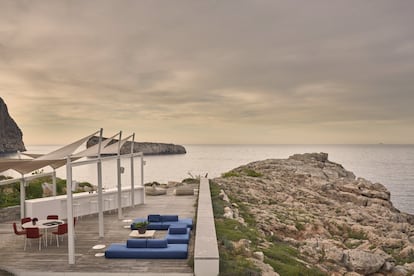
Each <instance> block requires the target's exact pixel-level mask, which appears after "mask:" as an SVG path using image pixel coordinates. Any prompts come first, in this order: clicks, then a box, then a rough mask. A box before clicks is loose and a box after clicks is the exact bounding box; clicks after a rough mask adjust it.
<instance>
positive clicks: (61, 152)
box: [34, 132, 98, 160]
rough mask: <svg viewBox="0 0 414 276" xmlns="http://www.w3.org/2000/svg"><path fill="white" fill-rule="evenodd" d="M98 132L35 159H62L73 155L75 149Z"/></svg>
mask: <svg viewBox="0 0 414 276" xmlns="http://www.w3.org/2000/svg"><path fill="white" fill-rule="evenodd" d="M96 133H98V132H95V133H93V134H91V135H88V136H86V137H84V138H82V139H79V140H78V141H76V142H73V143H72V144H69V145H67V146H64V147H62V148H60V149H57V150H55V151H52V152H51V153H48V154H45V155H42V156H40V157H38V158H36V159H34V160H61V159H65V158H66V157H67V156H69V155H71V154H72V153H73V152H74V151H75V150H77V149H78V148H79V147H80V145H82V144H83V143H85V142H86V141H88V140H89V138H91V137H92V136H94V135H95V134H96Z"/></svg>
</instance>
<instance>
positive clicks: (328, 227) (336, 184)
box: [213, 153, 414, 275]
mask: <svg viewBox="0 0 414 276" xmlns="http://www.w3.org/2000/svg"><path fill="white" fill-rule="evenodd" d="M213 181H214V182H215V183H217V184H218V185H219V186H220V187H221V189H222V195H223V196H222V198H223V199H224V200H227V201H228V202H227V206H226V207H225V213H224V217H226V218H227V219H235V220H238V221H240V222H241V223H244V219H243V218H242V217H239V216H238V214H239V211H238V210H237V204H232V203H231V200H236V201H238V202H244V204H245V205H246V206H247V208H248V210H249V212H250V213H251V214H252V215H253V217H254V218H255V220H256V223H257V228H258V230H259V233H260V235H262V238H263V239H262V240H263V244H261V246H262V247H263V248H266V247H267V246H269V245H268V244H266V243H268V242H267V241H269V240H272V239H271V238H269V237H276V238H277V239H278V240H279V239H280V240H283V241H285V242H287V243H289V244H290V245H291V246H293V247H296V248H298V249H299V252H300V253H301V257H303V258H304V259H306V260H307V262H308V263H309V264H310V265H312V266H316V267H318V268H320V269H321V270H322V271H325V272H327V273H329V275H345V274H346V275H368V274H374V273H375V275H412V274H411V273H412V272H413V271H414V263H413V262H414V226H413V225H414V216H412V215H410V214H406V213H402V212H400V211H399V210H397V209H396V208H394V207H393V204H392V202H391V201H390V192H389V191H388V190H387V189H386V188H385V187H384V186H383V185H382V184H380V183H372V182H370V181H368V180H366V179H363V178H356V177H355V175H354V174H353V173H352V172H350V171H347V170H345V169H344V168H343V167H342V166H341V165H340V164H336V163H334V162H331V161H329V160H328V154H326V153H310V154H309V153H308V154H297V155H293V156H291V157H289V158H288V159H272V160H265V161H259V162H254V163H250V164H248V165H246V166H242V167H239V168H236V169H234V170H232V171H231V172H229V173H227V174H223V176H222V177H220V178H216V179H214V180H213ZM229 198H230V199H229ZM347 273H351V274H347Z"/></svg>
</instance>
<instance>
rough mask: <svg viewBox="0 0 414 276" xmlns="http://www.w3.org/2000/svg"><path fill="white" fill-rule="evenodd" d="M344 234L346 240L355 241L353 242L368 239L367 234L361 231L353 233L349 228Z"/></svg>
mask: <svg viewBox="0 0 414 276" xmlns="http://www.w3.org/2000/svg"><path fill="white" fill-rule="evenodd" d="M346 232H347V236H348V238H350V239H355V240H367V239H368V237H367V234H366V233H365V232H364V231H362V230H361V231H355V230H352V229H351V228H348V229H347V230H346Z"/></svg>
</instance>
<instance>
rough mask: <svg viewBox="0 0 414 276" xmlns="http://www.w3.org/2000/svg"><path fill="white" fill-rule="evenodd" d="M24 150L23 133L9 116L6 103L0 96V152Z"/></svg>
mask: <svg viewBox="0 0 414 276" xmlns="http://www.w3.org/2000/svg"><path fill="white" fill-rule="evenodd" d="M17 151H26V148H25V146H24V143H23V133H22V131H21V130H20V128H19V127H18V126H17V124H16V122H15V121H14V120H13V118H12V117H10V114H9V111H8V109H7V105H6V103H5V102H4V101H3V99H2V98H0V154H4V153H14V152H17Z"/></svg>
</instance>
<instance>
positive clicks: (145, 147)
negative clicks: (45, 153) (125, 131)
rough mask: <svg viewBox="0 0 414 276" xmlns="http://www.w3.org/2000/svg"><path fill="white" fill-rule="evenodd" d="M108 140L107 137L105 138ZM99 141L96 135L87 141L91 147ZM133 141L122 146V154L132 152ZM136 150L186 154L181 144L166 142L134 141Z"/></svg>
mask: <svg viewBox="0 0 414 276" xmlns="http://www.w3.org/2000/svg"><path fill="white" fill-rule="evenodd" d="M103 139H104V140H106V139H107V138H103ZM98 142H99V137H98V136H94V137H92V138H90V139H89V140H88V142H87V143H86V146H87V147H91V146H93V145H95V144H97V143H98ZM116 142H118V140H116V139H114V140H113V142H111V143H116ZM131 143H132V142H131V141H127V142H126V143H125V144H124V145H123V146H122V147H121V154H128V153H130V152H131ZM134 152H142V153H143V154H144V155H165V154H185V153H187V152H186V150H185V148H184V147H183V146H181V145H175V144H166V143H150V142H134Z"/></svg>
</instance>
